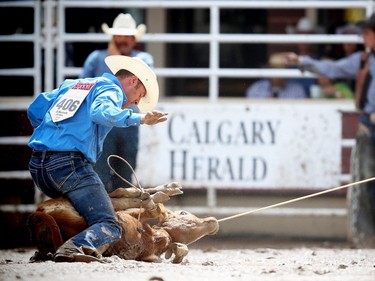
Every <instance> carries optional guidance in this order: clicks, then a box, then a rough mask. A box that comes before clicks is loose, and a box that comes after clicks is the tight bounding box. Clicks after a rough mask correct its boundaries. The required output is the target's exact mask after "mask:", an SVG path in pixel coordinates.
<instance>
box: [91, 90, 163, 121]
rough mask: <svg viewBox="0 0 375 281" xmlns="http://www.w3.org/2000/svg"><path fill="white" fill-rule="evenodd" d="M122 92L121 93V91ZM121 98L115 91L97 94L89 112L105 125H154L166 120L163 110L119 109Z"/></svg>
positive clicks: (93, 118)
mask: <svg viewBox="0 0 375 281" xmlns="http://www.w3.org/2000/svg"><path fill="white" fill-rule="evenodd" d="M121 94H122V93H121ZM121 106H122V100H121V98H120V97H119V95H118V93H117V92H115V91H107V92H104V93H102V94H100V95H98V96H97V97H96V98H95V100H94V102H93V103H92V105H91V110H90V114H91V117H92V120H93V121H94V122H95V123H98V124H101V125H105V126H115V127H130V126H139V125H141V124H142V125H143V124H145V125H156V124H158V123H160V122H164V121H166V120H167V117H166V115H168V114H167V113H165V112H159V111H152V112H147V113H146V114H141V113H135V112H133V110H132V109H129V108H126V109H121Z"/></svg>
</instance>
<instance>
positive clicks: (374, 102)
mask: <svg viewBox="0 0 375 281" xmlns="http://www.w3.org/2000/svg"><path fill="white" fill-rule="evenodd" d="M300 60H301V63H302V65H304V66H305V67H306V69H307V70H310V71H312V72H315V73H317V74H320V75H324V76H327V77H330V78H350V79H356V78H357V72H358V70H359V66H360V60H361V52H356V53H354V54H352V55H350V56H348V57H345V58H342V59H339V60H336V61H319V60H315V59H313V58H311V57H308V56H302V57H300ZM369 72H370V74H371V76H372V79H371V83H370V85H369V88H368V92H367V102H366V104H365V107H364V109H363V111H364V112H365V113H367V114H370V113H373V112H375V55H374V54H371V55H370V68H369Z"/></svg>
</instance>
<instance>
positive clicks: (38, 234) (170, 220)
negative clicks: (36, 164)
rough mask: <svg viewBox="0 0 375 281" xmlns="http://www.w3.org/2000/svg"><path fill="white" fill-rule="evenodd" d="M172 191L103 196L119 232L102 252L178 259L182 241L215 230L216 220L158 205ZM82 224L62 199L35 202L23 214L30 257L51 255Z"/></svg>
mask: <svg viewBox="0 0 375 281" xmlns="http://www.w3.org/2000/svg"><path fill="white" fill-rule="evenodd" d="M178 194H182V191H181V186H180V185H179V184H177V183H172V184H167V185H162V186H158V187H156V188H150V189H145V190H144V192H142V191H141V190H140V189H137V188H127V189H124V188H118V189H117V190H115V191H114V192H112V193H111V194H109V195H110V198H111V201H112V204H113V206H114V208H115V210H116V213H117V216H118V220H119V223H120V225H121V227H122V233H123V235H122V238H121V240H120V241H118V242H116V243H115V244H114V245H112V246H111V247H110V248H109V249H107V250H106V252H104V256H111V255H117V256H119V257H120V258H123V259H127V260H129V259H132V260H139V261H148V262H159V261H161V258H160V256H161V255H162V254H163V253H165V254H166V258H167V259H169V258H170V257H171V256H172V255H174V259H173V263H180V262H182V260H183V258H184V257H185V256H186V255H187V253H188V248H187V245H188V244H190V243H192V242H194V241H197V240H198V239H200V238H202V237H204V236H206V235H212V234H215V233H217V231H218V229H219V224H218V221H217V220H216V219H215V218H213V217H208V218H204V219H201V218H198V217H196V216H194V215H192V214H191V213H189V212H186V211H171V210H168V209H166V208H165V207H164V204H163V203H164V202H165V201H167V200H168V199H169V196H174V195H178ZM140 207H141V208H140ZM150 220H157V222H154V224H153V225H151V224H149V223H147V222H148V221H150ZM85 228H87V225H86V222H85V220H84V219H83V217H81V216H80V215H79V214H78V213H77V212H76V210H75V209H74V208H73V206H72V205H71V204H70V203H69V201H68V200H66V199H65V198H56V199H49V200H46V201H45V202H43V203H41V204H40V205H39V206H38V207H37V209H36V211H35V213H33V214H31V215H30V217H29V229H30V232H31V236H32V239H33V241H34V242H35V243H36V246H37V249H38V251H37V252H36V253H35V254H34V256H33V257H32V258H31V261H41V260H48V259H51V256H52V254H53V253H55V251H56V250H57V248H58V247H60V246H61V245H62V244H63V243H64V241H66V240H68V239H69V238H71V237H73V236H74V235H76V234H77V233H79V232H81V231H83V230H84V229H85Z"/></svg>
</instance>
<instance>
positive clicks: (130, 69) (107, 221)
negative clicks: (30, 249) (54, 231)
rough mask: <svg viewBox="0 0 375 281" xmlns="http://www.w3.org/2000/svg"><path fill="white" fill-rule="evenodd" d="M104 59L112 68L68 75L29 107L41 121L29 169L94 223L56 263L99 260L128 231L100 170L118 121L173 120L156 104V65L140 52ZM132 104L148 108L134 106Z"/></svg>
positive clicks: (51, 194) (71, 242)
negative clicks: (95, 74)
mask: <svg viewBox="0 0 375 281" xmlns="http://www.w3.org/2000/svg"><path fill="white" fill-rule="evenodd" d="M105 62H106V64H107V65H108V67H109V69H110V70H111V72H112V73H113V74H110V73H104V74H103V76H100V77H95V78H84V79H76V80H65V81H64V82H63V83H62V84H61V85H60V86H59V87H58V88H57V89H55V90H53V91H51V92H46V93H42V94H40V95H38V96H37V97H36V99H35V100H34V101H33V102H32V103H31V105H30V106H29V108H28V111H27V114H28V117H29V120H30V123H31V124H32V126H33V127H34V132H33V134H32V136H31V137H30V140H29V142H28V145H29V146H30V147H31V148H32V149H33V152H32V156H31V158H30V161H29V171H30V174H31V176H32V179H33V181H34V183H35V185H36V186H37V187H38V188H39V189H40V190H41V191H42V192H43V193H45V194H46V195H47V196H49V197H51V198H56V197H60V196H64V197H66V198H67V199H68V200H69V201H70V202H71V204H72V205H73V207H74V208H75V209H76V210H77V212H78V213H79V214H80V215H81V216H83V217H84V218H85V221H86V223H87V224H88V228H87V229H85V230H84V231H82V232H80V233H78V234H77V235H76V236H74V237H72V238H71V239H69V240H67V241H66V242H65V243H64V244H63V245H62V246H60V247H59V248H58V249H57V251H56V253H55V254H54V256H53V259H54V261H55V262H75V261H83V262H91V261H100V260H101V254H102V253H104V252H105V250H106V249H107V248H108V247H109V246H110V245H111V244H112V243H115V242H116V241H118V240H119V239H120V238H121V235H122V234H121V227H120V225H119V224H118V221H117V218H116V215H115V211H114V209H113V206H112V203H111V201H110V199H109V196H108V194H107V192H106V190H105V187H104V185H103V183H102V181H101V180H100V178H99V176H98V174H97V173H96V172H95V171H94V169H93V165H94V163H95V162H96V161H97V159H98V157H100V154H101V152H102V147H103V142H104V139H105V137H106V136H107V134H108V132H109V131H110V130H111V128H112V127H113V126H116V127H129V126H139V125H141V124H146V125H155V124H158V123H160V122H164V121H166V119H167V117H166V115H167V114H166V113H163V112H158V111H152V110H153V109H154V108H155V106H156V104H157V102H158V97H159V86H158V82H157V80H156V76H155V74H154V72H153V71H152V69H151V68H149V67H148V66H147V65H146V64H145V63H144V62H143V61H141V60H140V59H137V58H131V57H127V56H120V55H116V56H109V57H107V58H106V59H105ZM132 104H135V105H138V107H139V108H140V110H141V112H147V113H146V114H145V113H134V112H133V111H132V110H131V109H129V107H130V105H132ZM124 133H126V132H124ZM123 235H127V234H126V233H124V234H123Z"/></svg>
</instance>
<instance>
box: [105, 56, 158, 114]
mask: <svg viewBox="0 0 375 281" xmlns="http://www.w3.org/2000/svg"><path fill="white" fill-rule="evenodd" d="M104 61H105V63H106V64H107V66H108V67H109V69H110V70H111V71H112V73H113V74H116V73H117V71H119V70H121V69H126V70H128V71H130V72H131V73H133V74H134V75H135V76H137V77H138V79H139V80H141V82H142V83H143V85H144V86H145V88H146V96H145V97H143V98H141V100H140V101H139V103H138V105H137V106H138V108H139V110H140V111H141V112H142V113H146V112H148V111H152V110H154V108H155V107H156V104H157V103H158V100H159V84H158V81H157V79H156V75H155V73H154V71H153V70H152V69H151V68H150V67H149V66H148V65H147V64H146V63H145V62H143V61H142V60H141V59H140V58H136V57H128V56H121V55H114V56H108V57H106V58H105V59H104Z"/></svg>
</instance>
